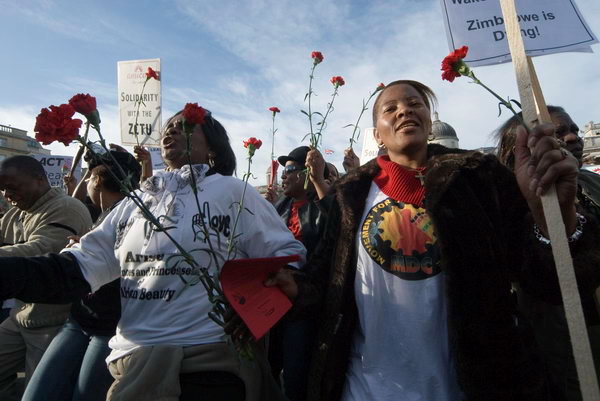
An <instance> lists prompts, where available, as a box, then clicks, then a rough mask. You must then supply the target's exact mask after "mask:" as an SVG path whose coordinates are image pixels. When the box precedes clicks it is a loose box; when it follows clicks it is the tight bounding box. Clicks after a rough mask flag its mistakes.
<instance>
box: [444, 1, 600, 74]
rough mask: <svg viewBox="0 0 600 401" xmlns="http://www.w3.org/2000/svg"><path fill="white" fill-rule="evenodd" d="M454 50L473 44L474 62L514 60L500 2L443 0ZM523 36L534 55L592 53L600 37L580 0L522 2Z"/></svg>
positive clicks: (471, 62) (471, 59)
mask: <svg viewBox="0 0 600 401" xmlns="http://www.w3.org/2000/svg"><path fill="white" fill-rule="evenodd" d="M440 1H441V4H442V11H443V13H444V23H445V25H446V34H447V36H448V45H449V47H450V50H454V49H457V48H459V47H461V46H463V45H466V46H469V54H468V55H467V57H466V58H465V61H466V62H467V63H468V64H469V65H470V66H471V67H474V66H478V65H489V64H497V63H503V62H508V61H510V60H511V58H510V51H509V49H508V41H507V39H506V28H505V26H504V19H503V17H502V10H501V9H500V3H499V2H498V0H440ZM515 3H516V6H517V14H518V19H519V23H520V25H521V35H522V36H523V40H524V42H525V50H526V52H527V55H529V56H539V55H542V54H551V53H560V52H566V51H591V48H590V45H592V44H594V43H597V42H598V40H597V38H596V36H595V35H594V33H593V32H592V31H591V30H590V28H589V27H588V25H587V23H586V22H585V20H584V19H583V16H582V15H581V13H580V12H579V9H578V8H577V6H576V5H575V2H574V0H516V1H515Z"/></svg>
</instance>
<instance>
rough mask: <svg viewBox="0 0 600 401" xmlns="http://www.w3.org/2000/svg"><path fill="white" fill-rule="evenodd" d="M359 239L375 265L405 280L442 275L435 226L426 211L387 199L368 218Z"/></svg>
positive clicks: (371, 211)
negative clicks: (440, 273)
mask: <svg viewBox="0 0 600 401" xmlns="http://www.w3.org/2000/svg"><path fill="white" fill-rule="evenodd" d="M360 239H361V243H362V245H363V247H364V250H365V251H366V252H367V253H368V254H369V256H370V257H371V259H372V260H373V261H374V262H375V263H376V264H378V265H379V266H381V268H382V269H384V270H385V271H387V272H389V273H391V274H394V275H396V276H398V277H400V278H402V279H404V280H424V279H427V278H429V277H433V276H435V275H436V274H438V273H439V272H440V271H441V270H440V264H439V250H438V247H437V246H436V242H437V238H436V236H435V232H434V229H433V223H432V221H431V219H430V218H429V215H428V214H427V213H426V211H425V209H423V208H420V207H415V206H413V205H410V204H406V203H402V202H398V201H395V200H393V199H390V198H388V199H385V200H384V201H382V202H380V203H378V204H376V205H375V206H373V207H372V208H371V210H370V211H369V213H368V214H367V217H366V218H365V221H364V222H363V225H362V228H361V233H360Z"/></svg>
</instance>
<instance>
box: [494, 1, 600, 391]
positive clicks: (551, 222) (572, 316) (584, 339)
mask: <svg viewBox="0 0 600 401" xmlns="http://www.w3.org/2000/svg"><path fill="white" fill-rule="evenodd" d="M500 5H501V7H502V14H503V16H504V23H505V27H506V34H507V38H508V44H509V47H510V53H511V57H512V62H513V65H514V68H515V73H516V76H517V85H518V88H519V96H520V98H521V108H522V110H523V121H525V123H526V124H527V126H529V127H533V126H535V125H536V124H539V123H546V122H550V123H551V122H552V120H551V119H550V114H549V113H548V109H547V107H546V104H545V101H544V96H543V94H542V90H541V88H540V85H539V82H538V79H537V75H536V74H535V68H534V66H533V62H532V60H531V58H529V57H527V56H526V55H525V46H524V44H523V38H522V36H521V27H520V25H519V21H518V19H517V11H516V7H515V0H500ZM541 199H542V206H543V208H544V217H545V219H546V225H547V227H548V234H549V236H550V241H551V243H552V254H553V256H554V263H555V265H556V271H557V274H558V281H559V284H560V289H561V292H562V300H563V305H564V309H565V316H566V318H567V324H568V327H569V335H570V337H571V346H572V348H573V357H574V358H575V366H576V368H577V375H578V376H579V386H580V389H581V396H582V398H583V400H584V401H599V400H600V392H599V391H598V380H597V377H596V370H595V368H594V361H593V359H592V352H591V348H590V342H589V338H588V334H587V329H586V325H585V319H584V316H583V309H582V307H581V298H580V296H579V291H578V289H577V281H576V278H575V271H574V269H573V259H572V258H571V252H570V249H569V243H568V242H567V237H566V233H565V226H564V223H563V220H562V215H561V212H560V206H559V204H558V197H557V195H556V188H555V187H554V186H552V188H551V189H550V190H549V191H547V193H546V194H544V195H542V197H541Z"/></svg>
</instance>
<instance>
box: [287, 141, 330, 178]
mask: <svg viewBox="0 0 600 401" xmlns="http://www.w3.org/2000/svg"><path fill="white" fill-rule="evenodd" d="M308 152H310V148H309V147H308V146H300V147H298V148H296V149H294V150H292V151H291V152H290V154H289V155H287V156H279V157H278V158H277V161H278V162H279V164H281V165H282V166H285V164H286V163H287V162H289V161H294V162H296V163H298V164H299V165H301V166H302V167H303V168H306V155H307V154H308ZM323 176H324V177H325V178H327V177H329V168H327V165H325V171H324V172H323Z"/></svg>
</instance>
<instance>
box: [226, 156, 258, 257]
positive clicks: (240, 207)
mask: <svg viewBox="0 0 600 401" xmlns="http://www.w3.org/2000/svg"><path fill="white" fill-rule="evenodd" d="M251 166H252V156H248V171H247V172H246V174H244V178H243V180H244V190H243V191H242V199H240V203H239V205H238V212H237V215H236V216H235V221H234V223H233V229H232V230H231V235H230V236H229V244H228V245H227V260H229V257H230V256H231V252H232V251H233V249H234V248H235V244H234V240H235V231H236V229H237V225H238V222H239V220H240V215H241V214H242V212H243V211H244V199H245V197H246V189H247V188H248V180H249V179H250V176H251V175H252V174H251V173H250V168H251Z"/></svg>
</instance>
